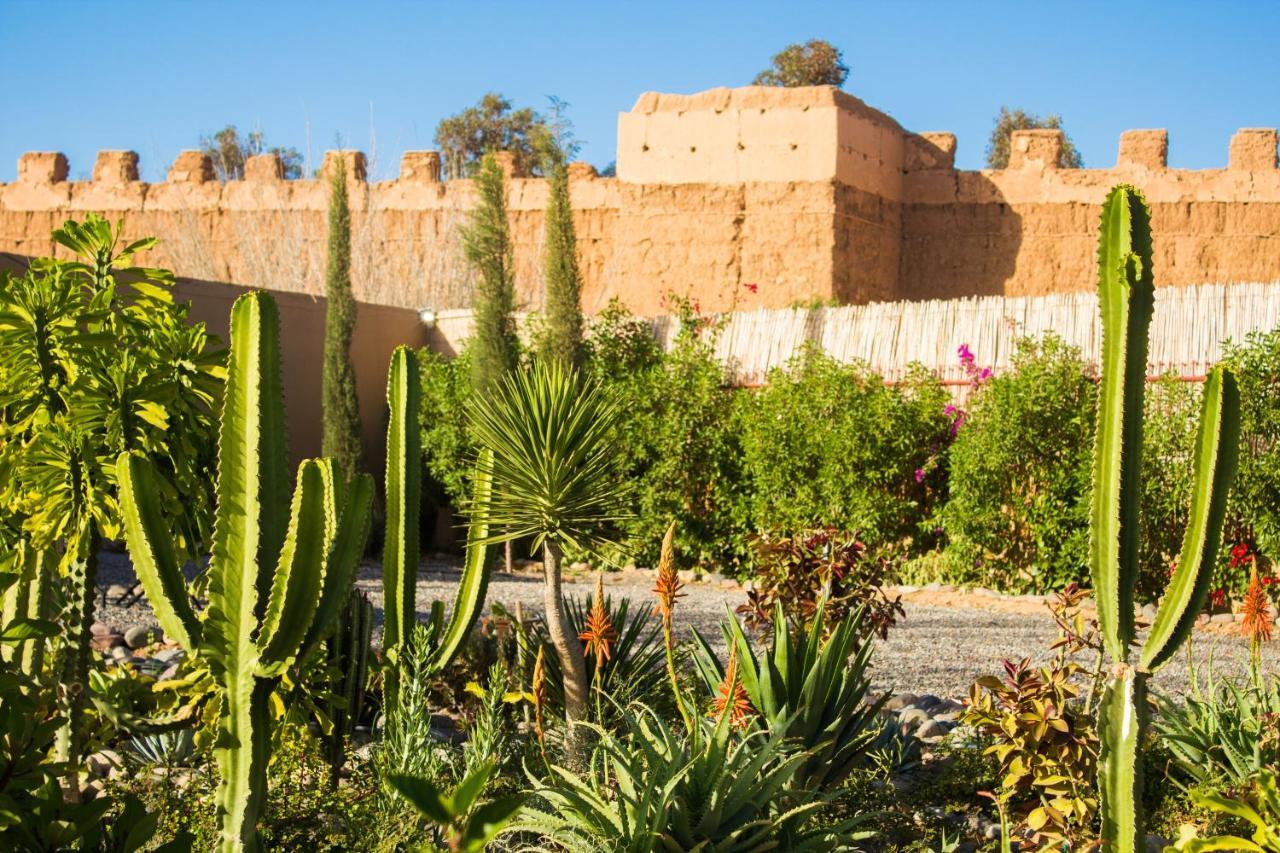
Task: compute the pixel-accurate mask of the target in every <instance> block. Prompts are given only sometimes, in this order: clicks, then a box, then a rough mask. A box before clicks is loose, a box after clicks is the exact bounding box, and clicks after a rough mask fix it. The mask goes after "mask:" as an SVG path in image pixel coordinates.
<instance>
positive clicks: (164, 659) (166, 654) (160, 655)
mask: <svg viewBox="0 0 1280 853" xmlns="http://www.w3.org/2000/svg"><path fill="white" fill-rule="evenodd" d="M186 656H187V653H186V652H185V651H183V650H182V649H161V650H160V651H158V652H156V653H155V654H154V655H152V656H151V657H152V659H153V660H158V661H160V662H161V663H169V662H170V661H176V660H182V659H183V658H185V657H186Z"/></svg>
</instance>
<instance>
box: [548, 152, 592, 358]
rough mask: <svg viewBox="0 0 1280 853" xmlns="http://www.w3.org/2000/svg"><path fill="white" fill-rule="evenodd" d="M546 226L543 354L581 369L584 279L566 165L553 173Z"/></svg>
mask: <svg viewBox="0 0 1280 853" xmlns="http://www.w3.org/2000/svg"><path fill="white" fill-rule="evenodd" d="M546 227H547V236H546V245H545V247H544V253H545V254H544V258H543V264H544V269H545V273H544V278H545V284H546V289H547V305H546V316H545V318H544V327H543V329H542V335H541V339H540V340H539V342H538V343H539V346H538V350H539V355H541V356H542V357H543V358H544V359H546V360H554V361H558V362H559V363H560V364H562V365H564V366H566V367H580V366H581V365H582V353H583V349H582V327H583V321H582V305H581V304H580V302H579V294H580V291H581V276H580V274H579V272H578V248H577V247H578V241H577V237H576V235H575V234H574V230H573V209H572V207H571V206H570V204H569V171H568V169H567V167H566V166H565V165H564V164H563V163H560V164H558V165H556V166H555V168H554V169H553V170H552V172H551V183H550V198H549V200H548V202H547V220H546Z"/></svg>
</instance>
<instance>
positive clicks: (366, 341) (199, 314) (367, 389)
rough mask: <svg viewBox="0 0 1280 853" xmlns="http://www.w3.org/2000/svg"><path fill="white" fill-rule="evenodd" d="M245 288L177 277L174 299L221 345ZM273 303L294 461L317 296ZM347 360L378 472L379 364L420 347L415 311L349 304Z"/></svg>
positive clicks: (317, 426) (308, 444) (313, 407)
mask: <svg viewBox="0 0 1280 853" xmlns="http://www.w3.org/2000/svg"><path fill="white" fill-rule="evenodd" d="M30 261H31V258H30V257H28V256H25V255H17V254H12V253H8V252H0V272H8V273H12V274H14V275H21V274H22V273H23V272H24V271H25V270H26V268H27V266H28V264H29V263H30ZM248 290H250V288H248V287H242V286H240V285H234V284H224V283H222V282H218V281H202V280H199V279H178V283H177V287H176V288H175V296H176V298H177V299H179V300H181V301H185V302H189V303H191V319H192V320H195V321H199V322H203V323H204V324H205V325H206V326H207V327H208V329H209V332H210V333H211V334H214V335H217V336H218V337H219V338H220V339H221V340H222V343H223V345H224V346H225V345H226V343H227V339H228V337H229V330H230V322H231V304H232V303H233V302H235V300H236V297H238V296H240V294H242V293H245V292H246V291H248ZM272 296H274V297H275V300H276V302H277V303H278V304H279V306H280V352H281V372H282V378H283V381H284V394H285V414H286V422H287V423H288V425H289V456H290V460H291V464H292V465H293V466H296V465H297V463H298V462H300V461H302V460H303V459H308V458H312V457H316V456H319V455H320V439H321V416H320V371H321V364H322V362H323V358H322V357H323V354H324V314H325V300H324V298H323V297H315V296H309V295H306V294H300V293H280V292H274V293H272ZM357 307H358V311H357V319H356V331H355V336H354V338H353V339H352V342H351V360H352V363H353V365H354V366H355V371H356V393H357V394H358V395H359V397H360V420H361V423H362V426H363V438H364V451H365V466H366V468H367V469H368V470H369V471H370V472H372V473H374V474H375V475H376V476H378V477H379V478H380V477H381V475H382V470H383V468H384V462H385V455H386V450H385V446H386V420H387V400H386V390H387V366H388V365H389V364H390V362H391V352H392V351H393V350H394V349H395V348H396V347H397V346H400V345H401V344H407V345H409V346H412V347H421V346H425V345H426V344H427V342H428V330H427V328H426V327H425V326H423V324H422V322H421V321H420V319H419V317H418V312H417V311H411V310H409V309H407V308H392V307H388V306H385V305H370V304H368V303H364V302H361V303H357Z"/></svg>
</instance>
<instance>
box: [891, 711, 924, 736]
mask: <svg viewBox="0 0 1280 853" xmlns="http://www.w3.org/2000/svg"><path fill="white" fill-rule="evenodd" d="M928 722H931V720H930V718H929V715H928V714H926V713H925V712H924V711H921V710H920V709H919V708H908V709H906V710H905V711H903V712H902V713H901V714H899V715H898V731H900V732H902V733H903V734H908V733H910V732H913V731H915V730H916V729H918V728H919V727H920V726H921V725H923V724H924V723H928Z"/></svg>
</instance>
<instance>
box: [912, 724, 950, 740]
mask: <svg viewBox="0 0 1280 853" xmlns="http://www.w3.org/2000/svg"><path fill="white" fill-rule="evenodd" d="M949 731H950V729H948V728H947V726H946V724H945V723H943V722H941V721H939V720H929V721H928V722H926V723H924V724H922V725H921V726H920V728H918V729H916V737H918V738H920V740H931V739H934V738H940V737H945V736H946V734H947V733H948V732H949Z"/></svg>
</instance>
